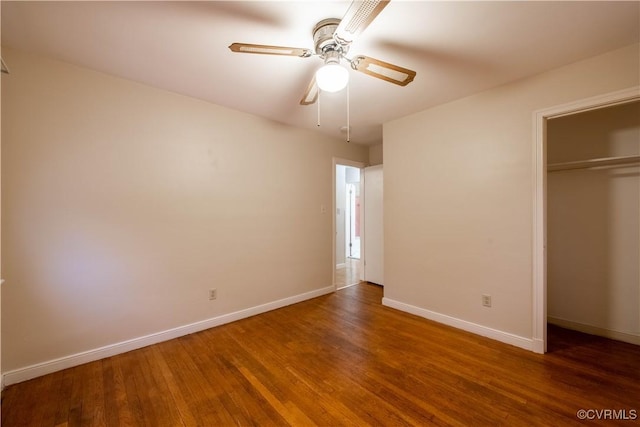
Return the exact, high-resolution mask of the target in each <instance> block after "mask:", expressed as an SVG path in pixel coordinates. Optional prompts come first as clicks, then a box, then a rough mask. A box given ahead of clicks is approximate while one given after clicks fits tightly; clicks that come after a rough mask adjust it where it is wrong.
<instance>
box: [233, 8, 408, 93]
mask: <svg viewBox="0 0 640 427" xmlns="http://www.w3.org/2000/svg"><path fill="white" fill-rule="evenodd" d="M389 1H390V0H364V1H360V0H354V1H353V2H352V3H351V5H350V6H349V9H348V10H347V13H346V14H345V15H344V17H343V18H342V19H341V20H340V19H335V18H330V19H324V20H322V21H320V22H318V23H317V24H316V26H315V27H314V29H313V33H312V34H313V41H314V45H315V49H314V50H313V51H312V50H311V49H306V48H295V47H284V46H269V45H260V44H247V43H233V44H231V46H229V49H231V51H232V52H237V53H255V54H264V55H283V56H298V57H301V58H309V57H311V56H319V57H320V58H322V59H323V60H324V66H322V67H321V68H320V69H318V71H317V72H316V74H315V76H314V78H313V79H312V80H311V82H310V83H309V87H308V88H307V90H306V92H305V94H304V96H303V97H302V99H301V100H300V104H301V105H310V104H313V103H314V102H316V100H317V99H318V93H319V91H318V89H320V90H323V91H327V92H338V91H340V90H342V89H344V88H345V87H346V85H347V83H348V80H349V71H348V70H347V69H346V68H345V67H343V66H342V65H340V62H341V61H342V60H344V61H345V62H347V63H348V64H350V66H351V68H352V69H353V70H356V71H360V72H362V73H365V74H368V75H370V76H372V77H376V78H378V79H382V80H384V81H387V82H390V83H395V84H397V85H400V86H406V85H408V84H409V83H411V82H412V81H413V79H414V78H415V76H416V72H415V71H413V70H409V69H408V68H404V67H400V66H398V65H393V64H390V63H388V62H384V61H380V60H379V59H374V58H371V57H368V56H364V55H356V56H353V57H351V58H349V57H347V53H348V52H349V47H350V46H351V43H352V42H353V41H354V40H355V39H356V37H357V36H359V35H360V33H362V32H363V31H364V30H365V29H366V28H367V27H368V26H369V24H371V22H372V21H373V20H374V19H375V17H376V16H378V14H379V13H380V12H381V11H382V9H384V8H385V7H386V6H387V4H388V3H389Z"/></svg>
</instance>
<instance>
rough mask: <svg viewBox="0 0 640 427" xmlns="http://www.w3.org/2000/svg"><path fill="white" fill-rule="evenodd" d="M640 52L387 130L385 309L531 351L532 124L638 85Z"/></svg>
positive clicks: (540, 78) (634, 49)
mask: <svg viewBox="0 0 640 427" xmlns="http://www.w3.org/2000/svg"><path fill="white" fill-rule="evenodd" d="M638 52H639V46H638V45H633V46H628V47H626V48H623V49H620V50H616V51H613V52H610V53H608V54H605V55H602V56H598V57H594V58H591V59H588V60H585V61H581V62H578V63H575V64H571V65H568V66H565V67H562V68H559V69H556V70H553V71H550V72H547V73H543V74H540V75H537V76H534V77H531V78H528V79H524V80H521V81H517V82H513V83H511V84H507V85H504V86H501V87H497V88H495V89H492V90H489V91H486V92H482V93H479V94H477V95H474V96H470V97H468V98H464V99H461V100H458V101H454V102H451V103H448V104H444V105H441V106H438V107H435V108H431V109H429V110H426V111H423V112H421V113H417V114H414V115H411V116H408V117H404V118H401V119H398V120H395V121H392V122H390V123H386V124H385V125H384V167H385V184H384V193H385V201H384V212H385V237H384V239H385V265H384V269H385V298H386V299H388V300H391V301H396V302H400V303H404V304H408V305H411V306H414V307H417V308H419V309H421V310H424V312H429V313H436V314H438V315H445V316H447V317H446V318H447V319H455V320H461V321H464V322H466V323H467V325H478V326H479V327H481V328H484V329H483V330H485V331H487V330H494V331H498V332H499V333H502V334H503V336H504V337H507V336H516V337H520V338H523V339H524V340H525V341H526V340H527V339H531V338H532V336H533V332H532V329H533V326H532V293H533V284H532V281H533V280H532V245H533V241H532V235H533V199H534V195H533V189H534V185H533V177H534V174H533V162H534V160H533V153H534V150H533V144H534V143H533V117H532V114H533V112H534V111H535V110H538V109H542V108H547V107H551V106H555V105H559V104H562V103H566V102H570V101H574V100H578V99H583V98H586V97H590V96H594V95H597V94H602V93H607V92H611V91H615V90H619V89H622V88H628V87H631V86H635V85H638V84H639V69H638V64H639V62H640V61H639V58H638ZM482 294H489V295H491V296H492V300H493V301H492V304H493V306H492V307H491V308H486V307H483V306H482V305H481V295H482Z"/></svg>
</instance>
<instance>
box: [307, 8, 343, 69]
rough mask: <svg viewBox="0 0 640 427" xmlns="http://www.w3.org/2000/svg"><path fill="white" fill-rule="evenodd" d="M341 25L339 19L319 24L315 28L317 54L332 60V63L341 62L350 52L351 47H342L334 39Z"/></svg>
mask: <svg viewBox="0 0 640 427" xmlns="http://www.w3.org/2000/svg"><path fill="white" fill-rule="evenodd" d="M339 24H340V20H339V19H337V18H329V19H323V20H322V21H320V22H318V23H317V24H316V26H315V27H314V28H313V42H314V45H315V49H316V54H318V55H320V57H322V58H323V59H325V60H328V59H329V58H331V62H335V61H336V60H337V61H339V60H340V57H341V56H342V55H344V54H346V53H347V50H349V46H344V45H341V44H339V43H338V42H336V40H335V39H334V38H333V35H334V33H335V32H336V28H338V25H339ZM334 52H335V53H334ZM334 58H335V59H334Z"/></svg>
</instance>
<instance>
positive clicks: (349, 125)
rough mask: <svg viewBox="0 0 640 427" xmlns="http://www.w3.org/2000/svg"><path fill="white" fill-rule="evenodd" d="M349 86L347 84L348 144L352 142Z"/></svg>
mask: <svg viewBox="0 0 640 427" xmlns="http://www.w3.org/2000/svg"><path fill="white" fill-rule="evenodd" d="M349 86H351V85H349V84H347V142H348V143H349V142H351V117H350V116H351V115H350V114H349V112H350V110H351V106H350V104H349Z"/></svg>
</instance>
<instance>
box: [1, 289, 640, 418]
mask: <svg viewBox="0 0 640 427" xmlns="http://www.w3.org/2000/svg"><path fill="white" fill-rule="evenodd" d="M381 297H382V289H381V288H380V287H378V286H375V285H370V284H366V283H361V284H359V285H356V286H352V287H349V288H346V289H344V290H342V291H339V292H336V293H334V294H330V295H327V296H323V297H320V298H315V299H313V300H310V301H306V302H303V303H300V304H296V305H293V306H289V307H285V308H282V309H279V310H275V311H272V312H269V313H265V314H262V315H259V316H255V317H252V318H249V319H244V320H241V321H238V322H235V323H232V324H228V325H224V326H221V327H217V328H213V329H209V330H207V331H204V332H200V333H197V334H192V335H189V336H186V337H182V338H178V339H175V340H172V341H168V342H165V343H161V344H157V345H153V346H150V347H146V348H143V349H140V350H136V351H132V352H129V353H126V354H122V355H118V356H114V357H109V358H107V359H104V360H101V361H97V362H93V363H89V364H86V365H82V366H78V367H75V368H71V369H67V370H65V371H61V372H57V373H54V374H51V375H47V376H45V377H41V378H38V379H35V380H31V381H28V382H24V383H21V384H17V385H13V386H10V387H8V388H7V389H6V390H4V392H3V394H2V425H3V426H4V427H11V426H67V425H68V426H198V425H200V426H227V425H229V426H231V425H242V426H245V425H260V426H270V425H293V426H307V425H321V426H338V425H351V426H354V425H358V426H360V425H383V426H387V425H393V426H396V425H420V426H425V425H457V426H469V425H491V426H494V425H505V426H519V425H522V426H532V425H545V426H560V425H579V424H580V420H578V418H577V416H576V413H577V411H578V410H580V409H585V410H590V409H592V410H603V409H612V410H625V411H626V412H625V413H624V414H626V416H627V417H629V418H630V417H632V416H633V414H635V413H638V412H640V403H639V402H640V399H639V397H640V347H638V346H634V345H631V344H625V343H621V342H615V341H610V340H607V339H604V338H599V337H593V336H589V335H583V334H579V333H575V332H571V331H566V330H562V329H559V328H550V335H551V336H552V338H551V342H552V343H553V346H552V347H551V352H550V353H548V354H546V355H544V356H543V355H536V354H533V353H531V352H528V351H525V350H521V349H519V348H516V347H512V346H509V345H506V344H501V343H498V342H495V341H492V340H489V339H486V338H482V337H479V336H475V335H472V334H469V333H466V332H462V331H459V330H455V329H452V328H449V327H446V326H443V325H439V324H436V323H433V322H430V321H428V320H425V319H421V318H418V317H415V316H412V315H409V314H406V313H402V312H399V311H396V310H393V309H390V308H387V307H383V306H382V305H381V304H380V300H381ZM590 414H591V415H594V413H593V412H592V413H590ZM601 414H602V413H601ZM616 414H617V416H619V415H621V414H622V413H621V412H616ZM638 416H640V414H638ZM616 423H619V425H632V424H635V423H637V420H636V421H635V422H633V421H613V420H594V421H593V422H590V424H591V425H607V426H609V425H616ZM636 425H637V424H636Z"/></svg>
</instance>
